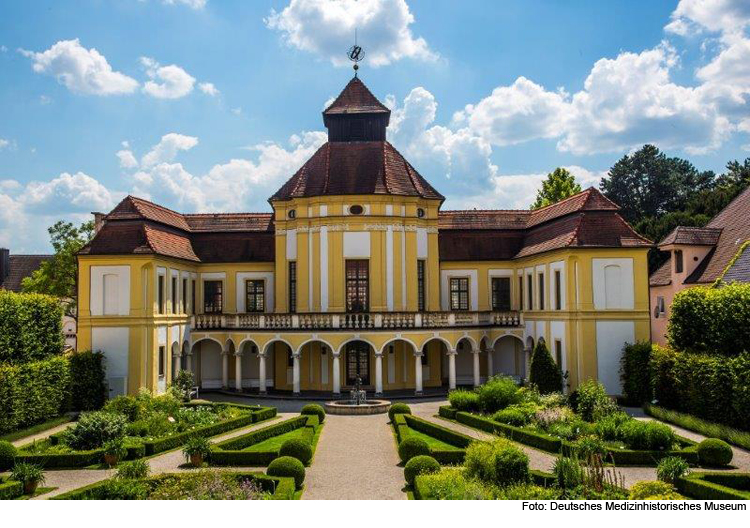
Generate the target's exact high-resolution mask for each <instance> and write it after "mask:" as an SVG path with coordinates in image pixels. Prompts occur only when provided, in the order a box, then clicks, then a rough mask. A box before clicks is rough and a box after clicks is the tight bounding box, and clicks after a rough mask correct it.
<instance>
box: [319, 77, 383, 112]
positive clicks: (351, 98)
mask: <svg viewBox="0 0 750 528" xmlns="http://www.w3.org/2000/svg"><path fill="white" fill-rule="evenodd" d="M375 113H377V114H386V113H387V114H390V113H391V111H390V110H389V109H388V107H386V106H385V105H384V104H383V103H381V102H380V101H378V99H377V97H375V96H374V95H372V92H371V91H370V90H369V89H368V88H367V86H365V83H363V82H362V81H361V80H360V79H359V78H358V77H354V78H353V79H352V80H351V81H349V83H348V84H347V85H346V86H345V87H344V89H343V90H342V91H341V93H340V94H339V96H338V97H337V98H336V99H334V101H333V102H332V103H331V104H330V105H329V106H328V108H326V109H325V110H324V111H323V115H326V114H327V115H333V114H375Z"/></svg>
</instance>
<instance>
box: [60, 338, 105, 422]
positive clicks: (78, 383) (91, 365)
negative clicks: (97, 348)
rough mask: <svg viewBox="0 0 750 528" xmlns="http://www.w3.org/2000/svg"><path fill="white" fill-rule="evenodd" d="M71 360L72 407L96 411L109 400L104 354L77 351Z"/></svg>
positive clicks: (70, 357)
mask: <svg viewBox="0 0 750 528" xmlns="http://www.w3.org/2000/svg"><path fill="white" fill-rule="evenodd" d="M68 359H69V361H70V408H71V409H73V410H75V411H95V410H97V409H101V408H102V407H104V404H105V402H106V401H107V383H106V381H105V371H104V354H102V353H101V352H91V351H90V350H87V351H84V352H75V353H73V354H70V355H69V356H68Z"/></svg>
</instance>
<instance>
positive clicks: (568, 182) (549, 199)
mask: <svg viewBox="0 0 750 528" xmlns="http://www.w3.org/2000/svg"><path fill="white" fill-rule="evenodd" d="M579 192H581V186H580V185H578V184H577V183H576V178H575V176H573V175H572V174H571V173H570V171H568V170H567V169H563V168H562V167H557V168H556V169H555V170H554V171H552V172H550V173H549V174H547V179H546V180H544V181H543V182H542V188H541V189H539V190H538V191H537V193H536V201H535V202H534V203H533V204H531V208H532V209H539V208H540V207H544V206H546V205H550V204H553V203H555V202H559V201H560V200H563V199H565V198H567V197H568V196H573V195H574V194H578V193H579Z"/></svg>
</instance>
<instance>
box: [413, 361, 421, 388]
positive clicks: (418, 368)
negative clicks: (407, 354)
mask: <svg viewBox="0 0 750 528" xmlns="http://www.w3.org/2000/svg"><path fill="white" fill-rule="evenodd" d="M414 380H415V383H414V392H415V394H422V352H417V353H415V354H414Z"/></svg>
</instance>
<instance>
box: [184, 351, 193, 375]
mask: <svg viewBox="0 0 750 528" xmlns="http://www.w3.org/2000/svg"><path fill="white" fill-rule="evenodd" d="M185 370H189V371H190V372H193V354H188V355H187V356H185Z"/></svg>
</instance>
